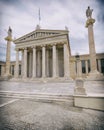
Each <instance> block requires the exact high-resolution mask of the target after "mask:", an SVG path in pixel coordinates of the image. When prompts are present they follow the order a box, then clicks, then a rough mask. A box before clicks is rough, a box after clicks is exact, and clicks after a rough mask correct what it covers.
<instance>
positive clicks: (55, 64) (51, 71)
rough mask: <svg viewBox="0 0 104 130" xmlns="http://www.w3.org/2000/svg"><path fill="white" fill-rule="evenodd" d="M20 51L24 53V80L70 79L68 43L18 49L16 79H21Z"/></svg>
mask: <svg viewBox="0 0 104 130" xmlns="http://www.w3.org/2000/svg"><path fill="white" fill-rule="evenodd" d="M19 51H22V59H21V64H22V78H27V77H31V78H37V77H41V78H46V77H53V78H57V77H67V78H68V77H69V76H70V74H69V68H70V67H69V52H68V45H67V43H59V44H52V45H40V46H32V47H27V48H22V49H21V48H19V49H16V67H15V77H16V78H18V77H19V73H18V72H19Z"/></svg>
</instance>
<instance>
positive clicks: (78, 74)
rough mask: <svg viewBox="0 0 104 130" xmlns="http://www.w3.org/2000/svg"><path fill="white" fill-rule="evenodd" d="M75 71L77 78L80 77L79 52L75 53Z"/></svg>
mask: <svg viewBox="0 0 104 130" xmlns="http://www.w3.org/2000/svg"><path fill="white" fill-rule="evenodd" d="M75 58H76V72H77V77H76V78H77V79H81V62H80V55H79V53H76V55H75Z"/></svg>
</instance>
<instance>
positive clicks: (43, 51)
mask: <svg viewBox="0 0 104 130" xmlns="http://www.w3.org/2000/svg"><path fill="white" fill-rule="evenodd" d="M45 62H46V50H45V46H43V47H42V77H43V78H44V77H46V73H45V72H46V67H45V66H46V64H45Z"/></svg>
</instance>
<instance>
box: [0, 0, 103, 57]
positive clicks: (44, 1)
mask: <svg viewBox="0 0 104 130" xmlns="http://www.w3.org/2000/svg"><path fill="white" fill-rule="evenodd" d="M9 1H10V3H9V4H8V3H7V2H6V0H5V1H3V0H1V1H0V6H1V10H0V15H1V18H2V19H1V21H0V25H1V29H0V33H1V41H0V42H1V43H6V41H5V40H4V37H6V35H7V33H6V31H4V30H5V29H6V30H7V29H8V27H9V26H11V27H12V29H13V37H16V38H18V37H20V36H22V35H24V34H26V33H29V32H31V31H33V30H35V26H36V25H37V24H38V9H39V8H40V11H41V12H40V13H41V27H42V28H45V29H64V28H65V26H67V27H68V28H69V38H70V44H71V52H72V54H75V53H76V52H79V53H80V54H86V53H88V34H87V28H85V22H86V14H85V11H86V8H87V6H89V5H90V6H91V8H93V9H94V12H93V17H94V18H95V19H96V23H95V25H94V34H95V43H96V51H97V52H104V51H103V49H102V47H104V43H103V41H104V38H103V34H104V27H103V24H104V23H103V22H102V21H99V17H98V15H99V13H101V9H100V4H99V3H98V1H97V0H87V1H86V0H75V1H73V0H17V1H15V2H16V3H15V2H14V1H12V0H9ZM11 1H12V2H11ZM12 49H13V48H12ZM13 59H15V58H13Z"/></svg>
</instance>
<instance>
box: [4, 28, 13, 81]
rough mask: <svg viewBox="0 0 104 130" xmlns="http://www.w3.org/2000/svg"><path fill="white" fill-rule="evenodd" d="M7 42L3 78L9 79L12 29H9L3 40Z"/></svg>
mask: <svg viewBox="0 0 104 130" xmlns="http://www.w3.org/2000/svg"><path fill="white" fill-rule="evenodd" d="M5 40H6V41H7V49H6V71H5V77H6V78H7V79H9V78H10V77H11V74H10V53H11V41H12V29H11V28H10V27H9V29H8V36H7V37H6V38H5Z"/></svg>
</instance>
